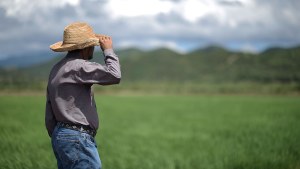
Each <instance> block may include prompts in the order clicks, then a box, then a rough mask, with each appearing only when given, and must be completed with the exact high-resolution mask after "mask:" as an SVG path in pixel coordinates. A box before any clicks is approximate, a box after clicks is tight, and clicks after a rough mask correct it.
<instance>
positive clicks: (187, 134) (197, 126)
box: [0, 94, 300, 169]
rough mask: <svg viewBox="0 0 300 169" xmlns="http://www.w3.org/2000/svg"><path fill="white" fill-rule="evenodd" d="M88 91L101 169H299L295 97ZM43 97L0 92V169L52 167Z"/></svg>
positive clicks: (298, 102) (299, 105) (299, 114)
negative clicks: (97, 119) (93, 101)
mask: <svg viewBox="0 0 300 169" xmlns="http://www.w3.org/2000/svg"><path fill="white" fill-rule="evenodd" d="M95 95H96V102H97V108H98V111H99V115H100V130H99V131H98V134H97V136H96V142H97V145H98V150H99V153H100V158H101V161H102V164H103V168H104V169H300V97H297V96H246V95H232V96H230V95H199V96H181V95H161V96H158V95H157V96H146V95H140V96H132V95H131V96H130V95H117V96H112V95H101V94H95ZM44 109H45V96H43V95H19V96H18V95H9V94H6V95H5V94H4V95H1V96H0V117H1V118H0V152H1V153H0V168H1V169H2V168H3V169H37V168H41V169H48V168H49V169H54V168H56V160H55V157H54V154H53V152H52V148H51V143H50V138H49V137H48V135H47V132H46V129H45V127H44Z"/></svg>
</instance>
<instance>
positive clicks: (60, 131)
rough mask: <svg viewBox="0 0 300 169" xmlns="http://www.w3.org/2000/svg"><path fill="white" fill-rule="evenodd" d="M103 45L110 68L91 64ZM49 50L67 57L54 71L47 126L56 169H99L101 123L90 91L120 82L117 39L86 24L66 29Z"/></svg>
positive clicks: (51, 75)
mask: <svg viewBox="0 0 300 169" xmlns="http://www.w3.org/2000/svg"><path fill="white" fill-rule="evenodd" d="M98 45H100V46H101V49H102V51H103V53H104V60H105V65H101V64H98V63H95V62H90V61H88V60H90V59H92V58H93V51H94V46H98ZM50 48H51V49H52V50H53V51H55V52H64V51H68V53H67V55H66V56H65V57H64V58H62V59H61V60H60V61H59V62H58V63H57V64H56V65H54V66H53V68H52V70H51V72H50V75H49V80H48V86H47V102H46V111H45V113H46V115H45V123H46V128H47V131H48V134H49V136H50V137H51V143H52V148H53V151H54V155H55V157H56V159H57V166H58V168H59V169H62V168H63V169H68V168H80V169H83V168H89V169H93V168H97V169H99V168H101V161H100V157H99V154H98V151H97V145H96V143H95V139H94V137H95V135H96V131H97V129H98V125H99V120H98V114H97V108H96V104H95V100H94V95H93V92H92V90H91V86H92V85H93V84H99V85H112V84H118V83H119V82H120V79H121V71H120V65H119V59H118V57H117V55H116V54H115V53H114V51H113V49H112V39H111V38H110V37H108V36H104V35H97V34H95V33H94V32H93V29H92V28H91V26H89V25H88V24H86V23H81V22H75V23H72V24H70V25H68V26H67V27H65V30H64V38H63V41H61V42H57V43H55V44H53V45H51V46H50Z"/></svg>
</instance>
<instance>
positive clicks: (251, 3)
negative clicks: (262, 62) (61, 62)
mask: <svg viewBox="0 0 300 169" xmlns="http://www.w3.org/2000/svg"><path fill="white" fill-rule="evenodd" d="M299 7H300V1H297V0H286V1H280V0H273V1H270V0H152V1H146V0H84V1H83V0H30V1H29V0H22V1H19V0H2V1H0V21H1V25H0V50H1V54H0V58H1V57H2V58H3V57H5V56H9V55H13V54H18V53H24V52H31V51H38V50H49V49H48V47H49V45H50V44H52V43H55V42H56V41H60V40H61V39H62V33H63V29H64V27H65V26H66V25H67V24H69V23H71V22H74V21H85V22H88V23H90V24H91V25H92V26H93V27H94V30H95V31H96V32H99V33H103V34H109V35H112V37H113V39H114V45H115V47H124V46H139V47H143V48H151V47H159V46H165V47H169V48H173V49H178V50H180V51H186V50H189V49H191V48H192V47H197V46H207V45H209V44H220V45H223V46H225V47H229V48H234V49H236V48H239V49H241V50H252V51H256V50H262V49H264V48H265V47H268V46H272V45H279V46H291V45H295V44H299V43H300V29H299V26H300V22H299V19H300V11H299V10H298V9H299ZM233 46H234V47H233ZM16 48H17V49H18V50H16Z"/></svg>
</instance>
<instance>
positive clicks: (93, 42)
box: [50, 38, 100, 52]
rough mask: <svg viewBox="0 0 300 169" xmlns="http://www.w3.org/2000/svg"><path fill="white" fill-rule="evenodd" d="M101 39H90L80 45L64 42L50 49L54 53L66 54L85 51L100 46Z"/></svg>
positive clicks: (51, 46) (55, 44) (53, 45)
mask: <svg viewBox="0 0 300 169" xmlns="http://www.w3.org/2000/svg"><path fill="white" fill-rule="evenodd" d="M99 45H100V44H99V39H98V38H89V39H87V40H86V41H85V42H83V43H80V44H64V43H63V41H60V42H57V43H54V44H52V45H50V49H51V50H53V51H54V52H66V51H72V50H76V49H84V48H87V47H91V46H99Z"/></svg>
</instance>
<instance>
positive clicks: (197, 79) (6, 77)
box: [0, 46, 300, 91]
mask: <svg viewBox="0 0 300 169" xmlns="http://www.w3.org/2000/svg"><path fill="white" fill-rule="evenodd" d="M116 53H117V54H118V55H119V57H120V61H121V68H122V84H124V85H125V86H126V84H131V85H136V84H141V85H142V87H143V86H147V85H148V86H155V85H161V84H164V85H165V87H168V86H169V88H171V87H172V85H173V86H174V85H177V87H178V86H182V85H183V84H189V85H190V86H201V85H204V84H205V85H209V86H222V85H224V84H226V85H227V84H230V85H231V86H232V88H234V85H235V84H243V85H244V84H261V85H270V84H279V85H281V86H283V85H286V86H287V85H292V88H293V89H292V90H295V91H299V90H300V47H294V48H270V49H267V50H266V51H264V52H262V53H259V54H250V53H243V52H232V51H228V50H226V49H224V48H222V47H218V46H210V47H207V48H202V49H197V50H194V51H192V52H190V53H187V54H180V53H177V52H175V51H172V50H170V49H166V48H160V49H155V50H151V51H143V50H139V49H135V48H129V49H123V50H116ZM62 57H63V56H58V57H56V58H54V59H53V60H51V61H48V62H44V63H41V64H37V65H34V66H30V67H26V68H21V69H15V70H1V72H0V73H1V76H0V80H1V86H2V87H3V88H5V87H6V86H9V85H8V84H10V86H14V83H15V81H20V82H22V81H24V84H25V83H27V82H35V83H41V82H42V83H41V84H43V85H44V84H45V82H46V81H47V78H48V74H49V71H50V69H51V67H52V66H53V65H54V64H55V63H56V62H57V61H58V60H59V59H61V58H62ZM93 61H95V62H99V63H102V64H103V56H102V54H101V53H99V52H96V53H95V55H94V59H93ZM20 82H18V83H16V84H22V83H20ZM18 86H19V87H22V85H21V86H20V85H18ZM140 87H141V86H140Z"/></svg>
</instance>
